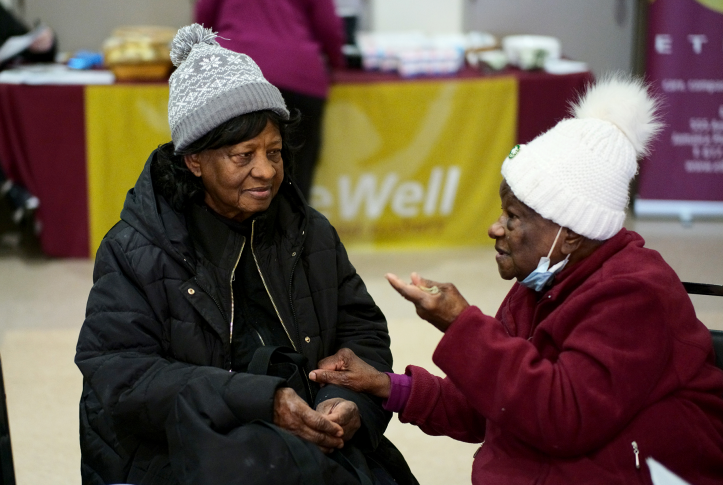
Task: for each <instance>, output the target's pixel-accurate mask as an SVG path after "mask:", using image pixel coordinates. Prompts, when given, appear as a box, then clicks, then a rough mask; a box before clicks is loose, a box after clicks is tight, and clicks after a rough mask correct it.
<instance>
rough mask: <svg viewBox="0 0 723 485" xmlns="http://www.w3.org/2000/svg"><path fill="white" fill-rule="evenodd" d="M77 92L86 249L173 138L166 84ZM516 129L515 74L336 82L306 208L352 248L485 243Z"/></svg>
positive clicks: (108, 225) (110, 224)
mask: <svg viewBox="0 0 723 485" xmlns="http://www.w3.org/2000/svg"><path fill="white" fill-rule="evenodd" d="M85 92H86V94H85V112H86V136H87V163H88V196H89V203H88V206H89V211H90V217H89V220H90V238H91V240H90V247H91V251H92V252H93V254H94V253H95V251H96V249H97V248H98V245H99V244H100V241H101V240H102V238H103V236H104V235H105V234H106V232H107V231H108V230H109V229H110V228H111V227H113V225H114V224H115V223H116V222H117V221H118V220H119V219H120V211H121V209H122V208H123V201H124V200H125V196H126V193H127V192H128V190H129V189H131V188H132V187H133V185H134V184H135V182H136V180H137V178H138V176H139V175H140V172H141V170H142V168H143V164H144V163H145V161H146V159H147V158H148V155H149V154H150V153H151V151H153V150H154V149H155V148H156V147H157V146H158V145H159V144H161V143H165V142H167V141H169V140H170V138H171V135H170V130H169V128H168V115H167V104H168V87H167V86H165V85H115V86H89V87H87V88H86V91H85ZM516 123H517V81H516V80H515V79H514V78H508V77H498V78H486V79H473V80H461V81H449V80H444V81H441V80H440V81H412V82H398V83H370V84H343V85H336V86H333V87H332V89H331V93H330V97H329V100H328V103H327V109H326V115H325V122H324V143H323V148H322V155H321V161H320V164H319V167H318V170H317V173H316V178H315V186H314V189H313V197H312V205H313V206H314V207H316V208H317V209H319V210H320V211H322V212H323V213H324V214H326V215H327V217H329V219H330V220H331V222H332V224H334V226H335V227H336V228H337V230H338V231H339V234H340V236H341V238H342V240H343V241H344V243H345V244H349V245H352V246H356V247H365V246H367V247H371V248H399V249H404V248H409V247H442V246H470V245H471V246H474V245H480V244H485V243H487V242H488V238H487V227H488V226H489V224H490V223H491V222H492V221H493V220H494V219H495V218H496V217H497V216H498V215H499V205H500V203H499V197H498V195H497V190H498V186H499V182H500V180H501V176H500V166H501V163H502V160H504V158H505V157H506V156H507V154H508V153H509V151H510V148H511V147H512V145H513V144H514V142H515V133H516V130H517V127H516Z"/></svg>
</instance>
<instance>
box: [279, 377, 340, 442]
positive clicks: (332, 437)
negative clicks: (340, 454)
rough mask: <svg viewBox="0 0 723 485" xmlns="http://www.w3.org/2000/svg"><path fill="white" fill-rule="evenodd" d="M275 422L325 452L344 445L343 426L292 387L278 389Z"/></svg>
mask: <svg viewBox="0 0 723 485" xmlns="http://www.w3.org/2000/svg"><path fill="white" fill-rule="evenodd" d="M274 424H275V425H276V426H278V427H279V428H282V429H285V430H286V431H288V432H289V433H291V434H294V435H296V436H298V437H299V438H302V439H305V440H307V441H310V442H312V443H314V444H315V445H316V446H318V447H319V449H320V450H321V451H323V452H324V453H329V452H331V451H332V450H333V449H334V448H341V447H343V446H344V440H343V439H342V436H344V429H343V428H342V426H341V425H339V424H337V423H335V422H333V421H331V420H330V419H329V417H328V416H324V415H323V414H322V413H320V412H317V411H314V410H313V409H311V408H310V407H309V405H308V404H306V401H304V400H303V399H301V398H300V397H299V395H298V394H296V392H295V391H294V390H293V389H291V388H290V387H282V388H280V389H278V390H277V391H276V395H275V396H274Z"/></svg>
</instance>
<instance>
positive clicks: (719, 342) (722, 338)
mask: <svg viewBox="0 0 723 485" xmlns="http://www.w3.org/2000/svg"><path fill="white" fill-rule="evenodd" d="M683 287H684V288H685V291H687V292H688V294H690V295H709V296H723V286H721V285H709V284H705V283H686V282H683ZM710 333H711V336H712V337H713V351H714V352H715V365H716V367H718V368H719V369H723V330H711V331H710Z"/></svg>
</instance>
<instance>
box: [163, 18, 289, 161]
mask: <svg viewBox="0 0 723 485" xmlns="http://www.w3.org/2000/svg"><path fill="white" fill-rule="evenodd" d="M171 61H172V62H173V64H174V65H175V66H176V67H177V69H176V71H175V72H174V73H173V74H172V75H171V79H170V80H169V82H168V83H169V85H170V95H169V98H168V124H169V125H170V126H171V138H172V139H173V144H174V146H175V149H176V152H178V151H181V150H183V149H184V148H186V147H187V146H188V145H190V144H191V143H193V142H194V141H196V140H198V139H199V138H201V137H202V136H204V135H205V134H206V133H208V132H209V131H211V130H212V129H214V128H216V127H217V126H219V125H220V124H222V123H224V122H226V121H228V120H230V119H231V118H234V117H236V116H239V115H242V114H245V113H251V112H254V111H261V110H267V109H268V110H271V111H274V112H275V113H277V114H278V115H279V116H281V117H282V118H284V119H288V118H289V110H288V109H286V103H284V98H283V97H281V93H280V92H279V90H278V89H277V88H276V87H275V86H273V85H272V84H271V83H269V82H268V81H267V80H266V79H265V78H264V76H263V74H261V69H259V66H257V65H256V63H255V62H254V61H253V60H252V59H251V58H250V57H249V56H247V55H245V54H239V53H237V52H233V51H230V50H228V49H224V48H223V47H221V46H220V45H219V44H218V42H217V41H216V34H215V33H214V32H212V31H211V29H206V28H204V27H203V26H202V25H199V24H193V25H189V26H186V27H183V28H181V29H180V30H179V31H178V33H177V34H176V37H175V38H174V39H173V43H172V45H171Z"/></svg>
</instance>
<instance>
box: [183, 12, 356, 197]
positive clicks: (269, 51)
mask: <svg viewBox="0 0 723 485" xmlns="http://www.w3.org/2000/svg"><path fill="white" fill-rule="evenodd" d="M195 21H196V22H198V23H200V24H203V25H204V26H205V27H207V28H211V29H213V30H214V31H217V32H218V35H219V39H218V40H219V43H220V44H221V45H222V46H223V47H225V48H227V49H230V50H232V51H236V52H243V53H244V54H247V55H248V56H249V57H251V58H252V59H254V60H255V61H256V63H257V64H258V65H259V67H260V68H261V71H262V72H263V73H264V76H265V77H266V79H268V81H269V82H270V83H271V84H273V85H274V86H276V87H278V88H279V90H280V91H281V94H282V95H283V97H284V100H285V101H286V104H287V106H288V107H289V108H290V109H291V110H292V111H294V110H297V109H298V110H299V111H300V112H301V123H300V125H299V132H300V133H299V135H300V136H301V137H302V138H303V139H302V140H300V141H301V142H302V144H303V145H302V147H301V149H300V151H299V153H298V154H297V155H296V158H295V165H296V167H295V169H294V179H295V181H296V183H297V184H298V185H299V188H300V189H301V191H302V193H303V194H304V196H305V197H306V198H307V199H308V198H309V195H310V190H311V183H312V181H313V175H314V167H315V166H316V162H317V159H318V156H319V149H320V147H321V123H322V117H323V113H324V104H325V101H326V98H327V94H328V91H329V83H330V80H329V72H328V71H329V68H339V67H343V65H344V56H343V55H342V52H341V46H342V44H343V40H344V33H343V32H344V31H343V26H342V22H341V19H340V18H339V17H337V15H336V13H335V9H334V3H333V1H332V0H198V2H197V3H196V7H195Z"/></svg>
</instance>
